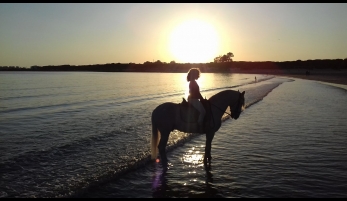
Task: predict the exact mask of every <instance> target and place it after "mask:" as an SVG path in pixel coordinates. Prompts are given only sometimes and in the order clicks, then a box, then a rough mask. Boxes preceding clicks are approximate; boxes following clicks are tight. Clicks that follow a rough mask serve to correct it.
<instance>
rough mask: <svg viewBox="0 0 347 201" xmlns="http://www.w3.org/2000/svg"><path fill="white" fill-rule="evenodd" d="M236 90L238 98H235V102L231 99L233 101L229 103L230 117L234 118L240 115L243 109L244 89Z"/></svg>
mask: <svg viewBox="0 0 347 201" xmlns="http://www.w3.org/2000/svg"><path fill="white" fill-rule="evenodd" d="M238 92H239V97H238V99H237V100H236V102H234V101H233V103H231V105H230V106H229V108H230V114H231V118H233V119H235V120H236V119H238V118H239V117H240V114H241V112H242V111H243V110H244V109H245V91H243V92H242V93H241V92H240V91H238Z"/></svg>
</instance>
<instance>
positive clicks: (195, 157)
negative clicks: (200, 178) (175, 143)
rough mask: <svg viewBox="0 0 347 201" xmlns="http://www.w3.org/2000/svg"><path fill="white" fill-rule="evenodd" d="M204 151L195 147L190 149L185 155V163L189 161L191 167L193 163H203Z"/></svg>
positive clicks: (183, 158)
mask: <svg viewBox="0 0 347 201" xmlns="http://www.w3.org/2000/svg"><path fill="white" fill-rule="evenodd" d="M203 157H204V155H203V153H201V152H200V151H199V150H195V147H193V148H192V149H191V150H188V152H186V153H185V154H184V155H183V157H182V160H183V162H184V163H188V164H189V165H188V166H189V167H190V166H191V165H194V166H195V165H198V164H202V162H203ZM189 173H196V172H195V171H193V172H189Z"/></svg>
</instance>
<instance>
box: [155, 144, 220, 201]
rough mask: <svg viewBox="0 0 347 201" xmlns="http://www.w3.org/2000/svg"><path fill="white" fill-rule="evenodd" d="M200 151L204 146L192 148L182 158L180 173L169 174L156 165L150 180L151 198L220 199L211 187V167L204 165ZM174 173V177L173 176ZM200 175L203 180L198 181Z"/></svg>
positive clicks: (216, 191)
mask: <svg viewBox="0 0 347 201" xmlns="http://www.w3.org/2000/svg"><path fill="white" fill-rule="evenodd" d="M201 150H204V146H201V147H193V148H191V149H190V150H188V151H187V152H186V153H185V154H184V155H183V156H182V158H181V161H182V164H181V165H182V166H181V167H178V168H182V171H178V172H177V171H172V172H170V170H165V169H164V170H163V169H162V168H161V167H160V164H157V167H156V170H155V173H154V176H153V180H152V190H153V191H152V196H153V197H154V198H179V197H183V198H184V197H185V198H209V197H221V196H220V195H218V190H217V189H216V188H215V187H214V185H213V174H212V165H211V163H209V164H204V162H203V154H202V153H203V152H202V151H201ZM180 172H181V173H180ZM174 173H175V174H176V175H173V174H174ZM202 175H204V177H205V180H203V179H200V178H202ZM179 177H182V179H178V180H179V183H178V182H177V178H179ZM186 180H188V181H186ZM170 181H171V182H170ZM175 182H176V183H175Z"/></svg>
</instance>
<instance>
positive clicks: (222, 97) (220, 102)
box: [210, 90, 233, 118]
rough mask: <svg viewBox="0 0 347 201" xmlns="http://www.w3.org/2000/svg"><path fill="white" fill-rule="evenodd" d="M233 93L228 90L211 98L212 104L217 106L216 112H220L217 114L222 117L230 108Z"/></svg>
mask: <svg viewBox="0 0 347 201" xmlns="http://www.w3.org/2000/svg"><path fill="white" fill-rule="evenodd" d="M232 94H233V91H231V90H227V91H222V92H220V93H218V94H216V95H215V96H213V97H211V98H210V102H211V104H213V105H214V106H216V107H217V108H216V111H218V112H217V113H216V114H218V118H219V116H220V117H222V116H223V114H224V112H225V111H226V109H227V108H228V106H229V104H230V101H232V100H231V98H232Z"/></svg>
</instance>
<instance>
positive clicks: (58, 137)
mask: <svg viewBox="0 0 347 201" xmlns="http://www.w3.org/2000/svg"><path fill="white" fill-rule="evenodd" d="M159 75H160V76H159ZM0 76H1V79H0V80H1V85H0V86H1V87H0V91H1V95H2V96H1V97H0V98H1V103H2V104H3V105H6V107H2V108H0V113H1V115H0V121H1V122H2V124H1V125H0V134H1V135H2V141H1V143H0V144H1V146H0V150H1V151H2V153H3V155H1V163H0V172H1V173H2V177H1V180H0V197H1V198H5V197H8V198H23V197H36V198H38V197H42V198H43V197H113V198H114V197H139V198H142V197H150V198H151V197H225V198H233V197H241V198H248V197H256V198H261V197H346V196H347V194H346V192H347V189H346V185H345V183H346V182H347V174H346V171H345V170H346V169H347V163H346V161H347V156H346V153H347V146H346V144H345V142H346V141H347V138H346V137H347V136H346V130H347V125H346V121H347V119H346V115H345V114H346V112H347V111H346V108H347V105H346V103H347V96H346V94H347V93H346V92H347V90H346V89H345V88H343V87H335V86H331V85H337V84H332V83H329V84H326V82H324V83H323V82H321V81H313V80H308V79H299V78H294V77H287V76H288V74H286V75H285V76H282V75H276V76H274V75H270V74H219V73H215V74H214V73H206V74H203V76H202V77H201V80H203V79H205V80H206V81H207V80H208V82H203V83H204V84H205V85H201V88H202V93H203V95H204V96H206V97H207V98H209V97H211V96H213V95H214V94H215V93H217V92H218V91H221V90H225V89H234V90H240V91H246V94H245V97H246V105H247V107H246V110H245V111H244V112H243V113H242V114H241V116H240V118H239V119H238V120H231V119H226V120H225V121H223V124H222V126H221V128H220V130H219V131H218V132H216V135H215V138H214V140H213V142H212V158H213V159H212V163H211V166H210V167H209V168H205V167H204V166H203V164H202V155H203V152H204V146H205V136H204V135H192V134H190V133H182V132H178V131H174V132H172V134H171V135H170V136H171V137H170V139H169V143H168V150H169V152H168V158H169V162H170V168H169V170H168V171H167V172H166V173H165V174H162V173H163V172H162V168H161V165H160V164H159V163H154V162H150V161H149V160H147V159H149V158H148V157H149V153H150V152H149V147H150V139H151V121H150V116H151V112H152V111H153V109H154V108H155V107H156V106H157V105H159V104H160V103H163V102H176V103H179V102H180V101H182V97H183V96H184V90H183V89H184V88H185V85H184V84H186V80H185V78H186V75H185V73H182V74H178V73H163V74H161V73H102V72H98V73H90V72H59V73H58V72H3V73H0ZM255 76H256V78H257V82H255V80H254V77H255ZM158 78H159V79H158ZM12 80H17V81H18V83H17V84H16V85H13V84H12ZM129 80H132V81H133V82H129ZM158 83H159V84H158ZM144 86H145V87H144ZM343 86H346V85H343ZM129 88H130V89H132V90H128V89H129ZM158 91H161V92H162V93H160V94H158ZM227 112H229V110H228V111H227Z"/></svg>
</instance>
